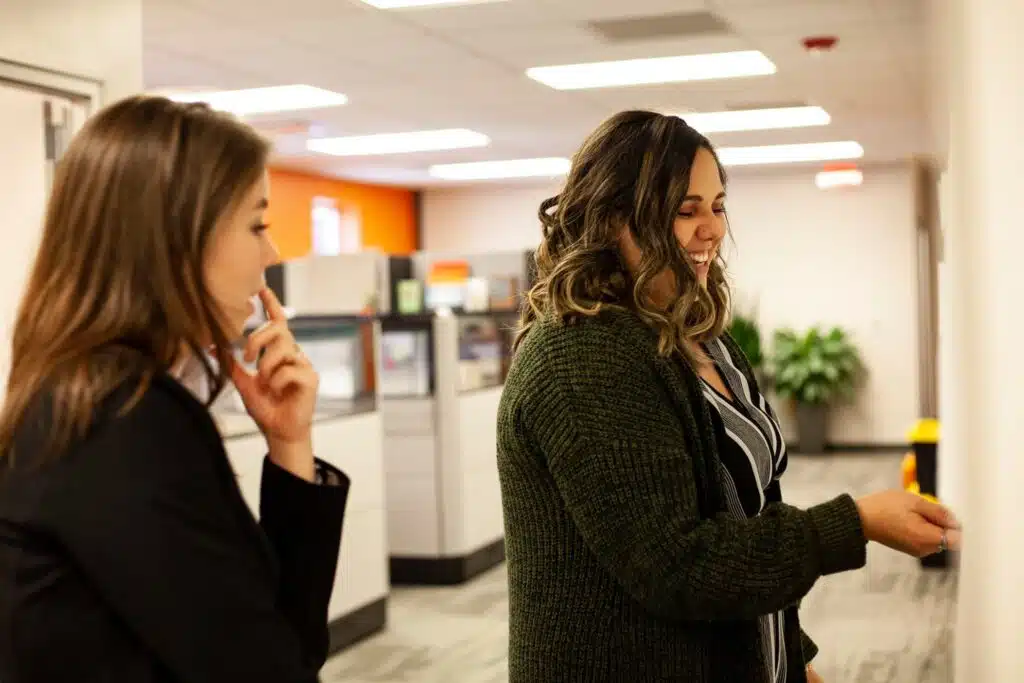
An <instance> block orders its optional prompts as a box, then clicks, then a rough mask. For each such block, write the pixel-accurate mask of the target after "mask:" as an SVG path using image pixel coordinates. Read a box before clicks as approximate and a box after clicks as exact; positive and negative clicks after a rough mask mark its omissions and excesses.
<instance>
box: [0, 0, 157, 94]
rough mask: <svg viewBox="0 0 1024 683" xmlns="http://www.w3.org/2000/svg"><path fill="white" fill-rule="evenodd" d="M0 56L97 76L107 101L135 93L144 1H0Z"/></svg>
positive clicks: (139, 71)
mask: <svg viewBox="0 0 1024 683" xmlns="http://www.w3.org/2000/svg"><path fill="white" fill-rule="evenodd" d="M0 59H4V60H9V61H14V62H21V63H22V64H27V65H30V66H35V67H41V68H45V69H49V70H53V71H60V72H63V73H69V74H73V75H76V76H83V77H87V78H92V79H95V80H98V81H101V82H102V83H103V88H104V90H103V94H104V99H105V100H106V101H108V102H109V101H111V100H114V99H118V98H121V97H124V96H126V95H130V94H132V93H136V92H139V91H140V90H141V89H142V2H141V0H88V2H83V1H82V0H7V1H6V2H0Z"/></svg>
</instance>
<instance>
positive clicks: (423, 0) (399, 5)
mask: <svg viewBox="0 0 1024 683" xmlns="http://www.w3.org/2000/svg"><path fill="white" fill-rule="evenodd" d="M504 1H505V0H363V2H365V3H366V4H367V5H370V6H371V7H376V8H377V9H413V8H418V7H442V6H449V5H482V4H484V3H491V2H504Z"/></svg>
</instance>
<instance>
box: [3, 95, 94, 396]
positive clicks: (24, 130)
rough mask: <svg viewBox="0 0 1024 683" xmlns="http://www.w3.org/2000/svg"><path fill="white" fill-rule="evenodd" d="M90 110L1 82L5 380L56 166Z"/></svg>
mask: <svg viewBox="0 0 1024 683" xmlns="http://www.w3.org/2000/svg"><path fill="white" fill-rule="evenodd" d="M85 111H86V110H85V107H83V106H81V105H77V104H72V103H71V102H70V101H67V100H63V99H61V98H56V97H52V96H49V95H43V94H41V93H38V92H35V91H32V90H28V89H22V88H17V87H15V86H10V85H6V84H3V83H0V230H2V240H0V246H2V248H0V381H2V383H3V384H2V386H6V383H7V374H8V369H9V365H10V346H11V333H12V327H13V324H14V316H15V315H16V313H17V308H18V304H19V303H20V301H21V294H22V291H23V290H24V285H25V278H26V275H27V274H28V270H29V268H30V267H31V265H32V261H33V259H34V257H35V252H36V247H37V245H38V243H39V235H40V229H41V226H42V219H43V212H44V209H45V204H46V196H47V193H48V189H49V184H50V178H51V176H52V167H53V162H54V161H55V160H56V159H57V158H59V156H60V154H61V153H62V152H63V151H64V149H65V148H66V146H67V142H68V140H69V138H70V136H71V135H72V134H73V133H74V131H76V130H77V129H78V128H79V127H80V126H81V125H82V123H83V121H84V119H85Z"/></svg>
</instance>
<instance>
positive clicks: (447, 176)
mask: <svg viewBox="0 0 1024 683" xmlns="http://www.w3.org/2000/svg"><path fill="white" fill-rule="evenodd" d="M570 165H571V162H570V161H569V160H568V159H564V158H561V157H547V158H541V159H510V160H506V161H476V162H470V163H465V164H440V165H437V166H431V167H430V169H429V170H428V173H430V175H432V176H433V177H435V178H442V179H444V180H495V179H499V178H555V177H558V176H560V175H565V174H566V173H568V171H569V166H570Z"/></svg>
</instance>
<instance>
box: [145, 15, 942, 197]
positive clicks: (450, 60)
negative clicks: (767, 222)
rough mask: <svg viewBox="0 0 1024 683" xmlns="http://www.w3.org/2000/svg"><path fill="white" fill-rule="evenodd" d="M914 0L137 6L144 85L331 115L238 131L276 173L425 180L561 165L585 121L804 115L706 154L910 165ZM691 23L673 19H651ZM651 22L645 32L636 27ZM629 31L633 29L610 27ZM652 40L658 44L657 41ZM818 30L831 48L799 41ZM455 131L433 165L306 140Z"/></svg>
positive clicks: (921, 125) (916, 40)
mask: <svg viewBox="0 0 1024 683" xmlns="http://www.w3.org/2000/svg"><path fill="white" fill-rule="evenodd" d="M925 6H926V3H925V1H924V0H507V1H505V2H492V3H482V4H471V5H464V6H448V7H436V8H433V9H429V8H423V9H416V10H378V9H374V8H372V7H370V6H369V5H366V4H364V3H362V2H359V1H358V0H260V1H259V2H252V1H251V0H212V1H211V0H144V3H143V7H144V10H143V24H144V41H145V44H144V54H145V78H146V85H147V87H148V88H152V89H164V88H172V89H192V88H217V89H237V88H250V87H259V86H268V85H283V84H289V83H306V84H310V85H315V86H319V87H322V88H327V89H331V90H335V91H339V92H342V93H344V94H346V95H347V96H348V97H349V103H348V104H347V105H345V106H342V107H339V108H334V109H327V110H314V111H309V112H296V113H294V114H283V115H275V116H269V117H260V118H259V119H255V120H254V121H255V122H256V123H257V125H259V126H261V127H263V128H264V129H265V130H267V131H268V132H272V133H273V134H275V136H276V138H277V147H278V153H277V155H278V158H277V159H276V164H277V165H279V166H285V167H293V168H297V169H304V170H310V171H314V172H317V173H321V174H325V175H330V176H335V177H340V178H347V179H353V180H363V181H370V182H380V183H390V184H398V185H407V186H428V185H432V184H442V181H438V180H435V179H432V178H430V177H429V176H428V174H427V167H428V166H429V165H431V164H440V163H456V162H464V161H486V160H498V159H514V158H525V157H546V156H569V155H571V154H572V152H573V151H574V150H575V148H576V147H577V146H578V145H579V143H580V142H581V141H582V139H583V138H584V137H585V136H586V134H587V133H588V132H589V131H590V130H592V129H593V128H594V127H595V126H596V125H597V124H598V123H599V122H600V121H601V120H602V119H604V118H606V117H607V116H609V115H611V114H613V113H615V112H617V111H620V110H623V109H627V108H652V109H655V110H659V111H664V112H666V113H667V112H685V111H687V110H690V111H693V110H696V111H719V110H724V109H729V108H740V107H749V106H773V105H790V104H798V103H799V104H816V105H820V106H823V107H824V108H825V109H826V110H827V111H828V112H829V113H830V114H831V115H832V124H831V125H829V126H824V127H818V128H803V129H792V130H777V131H758V132H745V133H729V134H719V135H714V136H712V139H713V141H714V142H715V143H716V144H720V145H763V144H779V143H791V142H824V141H832V140H850V139H852V140H857V141H859V142H860V143H861V144H862V145H863V146H864V149H865V158H864V163H871V162H891V161H896V160H903V159H906V158H908V157H911V156H914V155H918V154H925V153H927V152H928V151H929V150H928V148H927V147H928V144H929V135H928V134H927V130H926V129H927V125H926V114H927V111H926V110H927V103H928V93H927V80H928V67H927V64H926V49H925V31H926V17H925V12H926V8H925ZM688 12H692V13H695V14H694V15H693V16H692V17H690V18H689V20H686V19H683V20H680V19H679V18H678V17H677V18H676V19H671V18H667V15H670V14H671V15H679V14H681V13H688ZM652 18H653V19H652ZM620 20H634V21H625V22H623V21H620ZM665 34H668V35H665ZM817 35H835V36H837V37H838V38H839V42H838V44H837V45H836V47H835V49H834V50H832V51H831V52H830V53H827V54H824V55H820V56H817V57H815V56H813V55H810V54H808V53H807V52H806V51H805V50H804V48H803V46H802V44H801V40H802V39H804V38H806V37H809V36H817ZM732 50H761V51H763V52H764V53H765V54H766V55H767V56H768V57H769V58H770V59H772V60H773V61H774V62H775V64H776V65H777V67H778V73H776V74H775V75H772V76H762V77H754V78H741V79H732V80H724V81H708V82H695V83H677V84H670V85H657V86H638V87H623V88H609V89H600V90H582V91H558V90H553V89H550V88H548V87H546V86H544V85H541V84H540V83H537V82H535V81H532V80H530V79H529V78H527V77H526V75H525V73H524V72H525V70H526V69H527V68H529V67H534V66H547V65H557V64H574V63H581V62H591V61H605V60H618V59H633V58H642V57H658V56H672V55H684V54H699V53H709V52H724V51H732ZM447 128H469V129H472V130H476V131H479V132H481V133H484V134H486V135H487V136H489V137H490V138H491V141H492V142H491V145H490V146H488V147H483V148H475V149H463V150H455V151H446V152H431V153H415V154H399V155H388V156H378V157H346V158H339V157H330V156H322V155H315V154H311V153H309V152H307V151H306V150H305V145H304V139H305V135H306V134H307V133H309V132H312V133H313V134H314V135H317V136H335V135H363V134H371V133H388V132H403V131H415V130H425V129H447Z"/></svg>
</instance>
